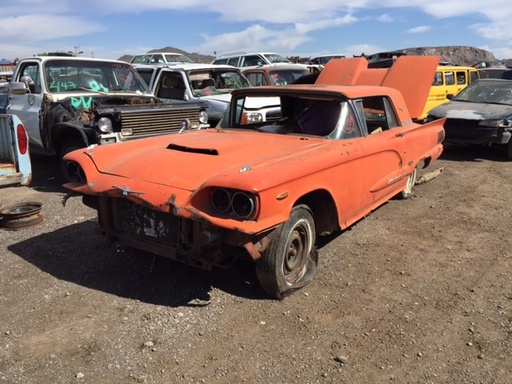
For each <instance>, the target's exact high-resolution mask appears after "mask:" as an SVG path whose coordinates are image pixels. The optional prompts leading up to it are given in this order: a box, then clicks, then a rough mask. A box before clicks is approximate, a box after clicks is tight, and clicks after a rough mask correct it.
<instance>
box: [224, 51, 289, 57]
mask: <svg viewBox="0 0 512 384" xmlns="http://www.w3.org/2000/svg"><path fill="white" fill-rule="evenodd" d="M248 55H279V56H282V55H281V54H279V53H277V52H267V51H261V52H234V53H225V54H222V55H219V56H217V57H216V58H215V59H222V58H225V57H236V56H248Z"/></svg>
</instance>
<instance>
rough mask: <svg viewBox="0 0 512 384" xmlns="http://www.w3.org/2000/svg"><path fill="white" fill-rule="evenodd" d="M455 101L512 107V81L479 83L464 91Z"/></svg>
mask: <svg viewBox="0 0 512 384" xmlns="http://www.w3.org/2000/svg"><path fill="white" fill-rule="evenodd" d="M453 100H456V101H466V102H472V103H488V104H505V105H512V81H509V80H505V81H503V82H501V81H488V82H486V81H477V82H474V83H472V84H470V85H469V86H468V87H466V88H465V89H463V90H462V91H461V92H460V93H459V94H458V95H457V96H455V97H454V98H453Z"/></svg>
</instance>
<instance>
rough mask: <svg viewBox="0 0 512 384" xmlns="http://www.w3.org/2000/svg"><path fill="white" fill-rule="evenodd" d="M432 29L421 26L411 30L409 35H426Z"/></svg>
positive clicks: (427, 26)
mask: <svg viewBox="0 0 512 384" xmlns="http://www.w3.org/2000/svg"><path fill="white" fill-rule="evenodd" d="M431 29H432V27H431V26H429V25H420V26H419V27H415V28H411V29H409V30H408V31H407V33H425V32H428V31H430V30H431Z"/></svg>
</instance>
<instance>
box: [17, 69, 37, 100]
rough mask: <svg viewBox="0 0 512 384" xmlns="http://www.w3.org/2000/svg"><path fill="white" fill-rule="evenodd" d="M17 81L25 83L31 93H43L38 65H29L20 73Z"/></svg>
mask: <svg viewBox="0 0 512 384" xmlns="http://www.w3.org/2000/svg"><path fill="white" fill-rule="evenodd" d="M18 76H19V78H18V79H17V81H20V82H22V83H25V84H26V85H27V89H29V90H30V93H41V91H42V89H41V75H40V71H39V64H38V63H28V64H25V66H24V67H23V68H22V69H21V70H20V71H19V74H18Z"/></svg>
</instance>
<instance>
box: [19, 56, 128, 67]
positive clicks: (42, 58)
mask: <svg viewBox="0 0 512 384" xmlns="http://www.w3.org/2000/svg"><path fill="white" fill-rule="evenodd" d="M29 59H34V60H37V61H40V62H46V61H50V60H65V61H91V62H98V61H101V62H109V63H122V64H125V65H130V66H131V65H132V64H130V63H128V62H126V61H122V60H113V59H101V58H98V57H77V56H34V57H27V58H26V59H23V60H29Z"/></svg>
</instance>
